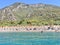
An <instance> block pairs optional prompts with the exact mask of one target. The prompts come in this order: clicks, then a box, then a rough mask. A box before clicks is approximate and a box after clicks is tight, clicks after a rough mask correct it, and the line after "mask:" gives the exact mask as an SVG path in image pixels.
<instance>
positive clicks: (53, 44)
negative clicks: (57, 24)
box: [0, 32, 60, 45]
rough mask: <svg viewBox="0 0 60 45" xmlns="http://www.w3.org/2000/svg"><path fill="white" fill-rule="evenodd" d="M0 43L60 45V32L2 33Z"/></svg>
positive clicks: (13, 44)
mask: <svg viewBox="0 0 60 45" xmlns="http://www.w3.org/2000/svg"><path fill="white" fill-rule="evenodd" d="M0 45H60V33H59V32H44V33H40V32H18V33H17V32H10V33H6V32H5V33H0Z"/></svg>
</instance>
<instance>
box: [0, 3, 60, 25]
mask: <svg viewBox="0 0 60 45" xmlns="http://www.w3.org/2000/svg"><path fill="white" fill-rule="evenodd" d="M0 21H22V24H26V23H32V24H33V25H41V24H43V25H45V24H46V25H48V24H49V22H50V23H52V24H60V7H58V6H54V5H48V4H42V3H39V4H31V5H30V4H25V3H18V2H17V3H14V4H12V5H10V6H7V7H5V8H2V9H1V10H0ZM20 23H21V22H20Z"/></svg>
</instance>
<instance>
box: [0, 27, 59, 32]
mask: <svg viewBox="0 0 60 45" xmlns="http://www.w3.org/2000/svg"><path fill="white" fill-rule="evenodd" d="M0 32H60V26H51V27H50V26H11V27H8V26H5V27H0Z"/></svg>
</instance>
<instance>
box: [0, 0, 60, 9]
mask: <svg viewBox="0 0 60 45" xmlns="http://www.w3.org/2000/svg"><path fill="white" fill-rule="evenodd" d="M15 2H21V3H26V4H37V3H43V4H51V5H56V6H60V0H0V9H1V8H4V7H6V6H9V5H11V4H13V3H15Z"/></svg>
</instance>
